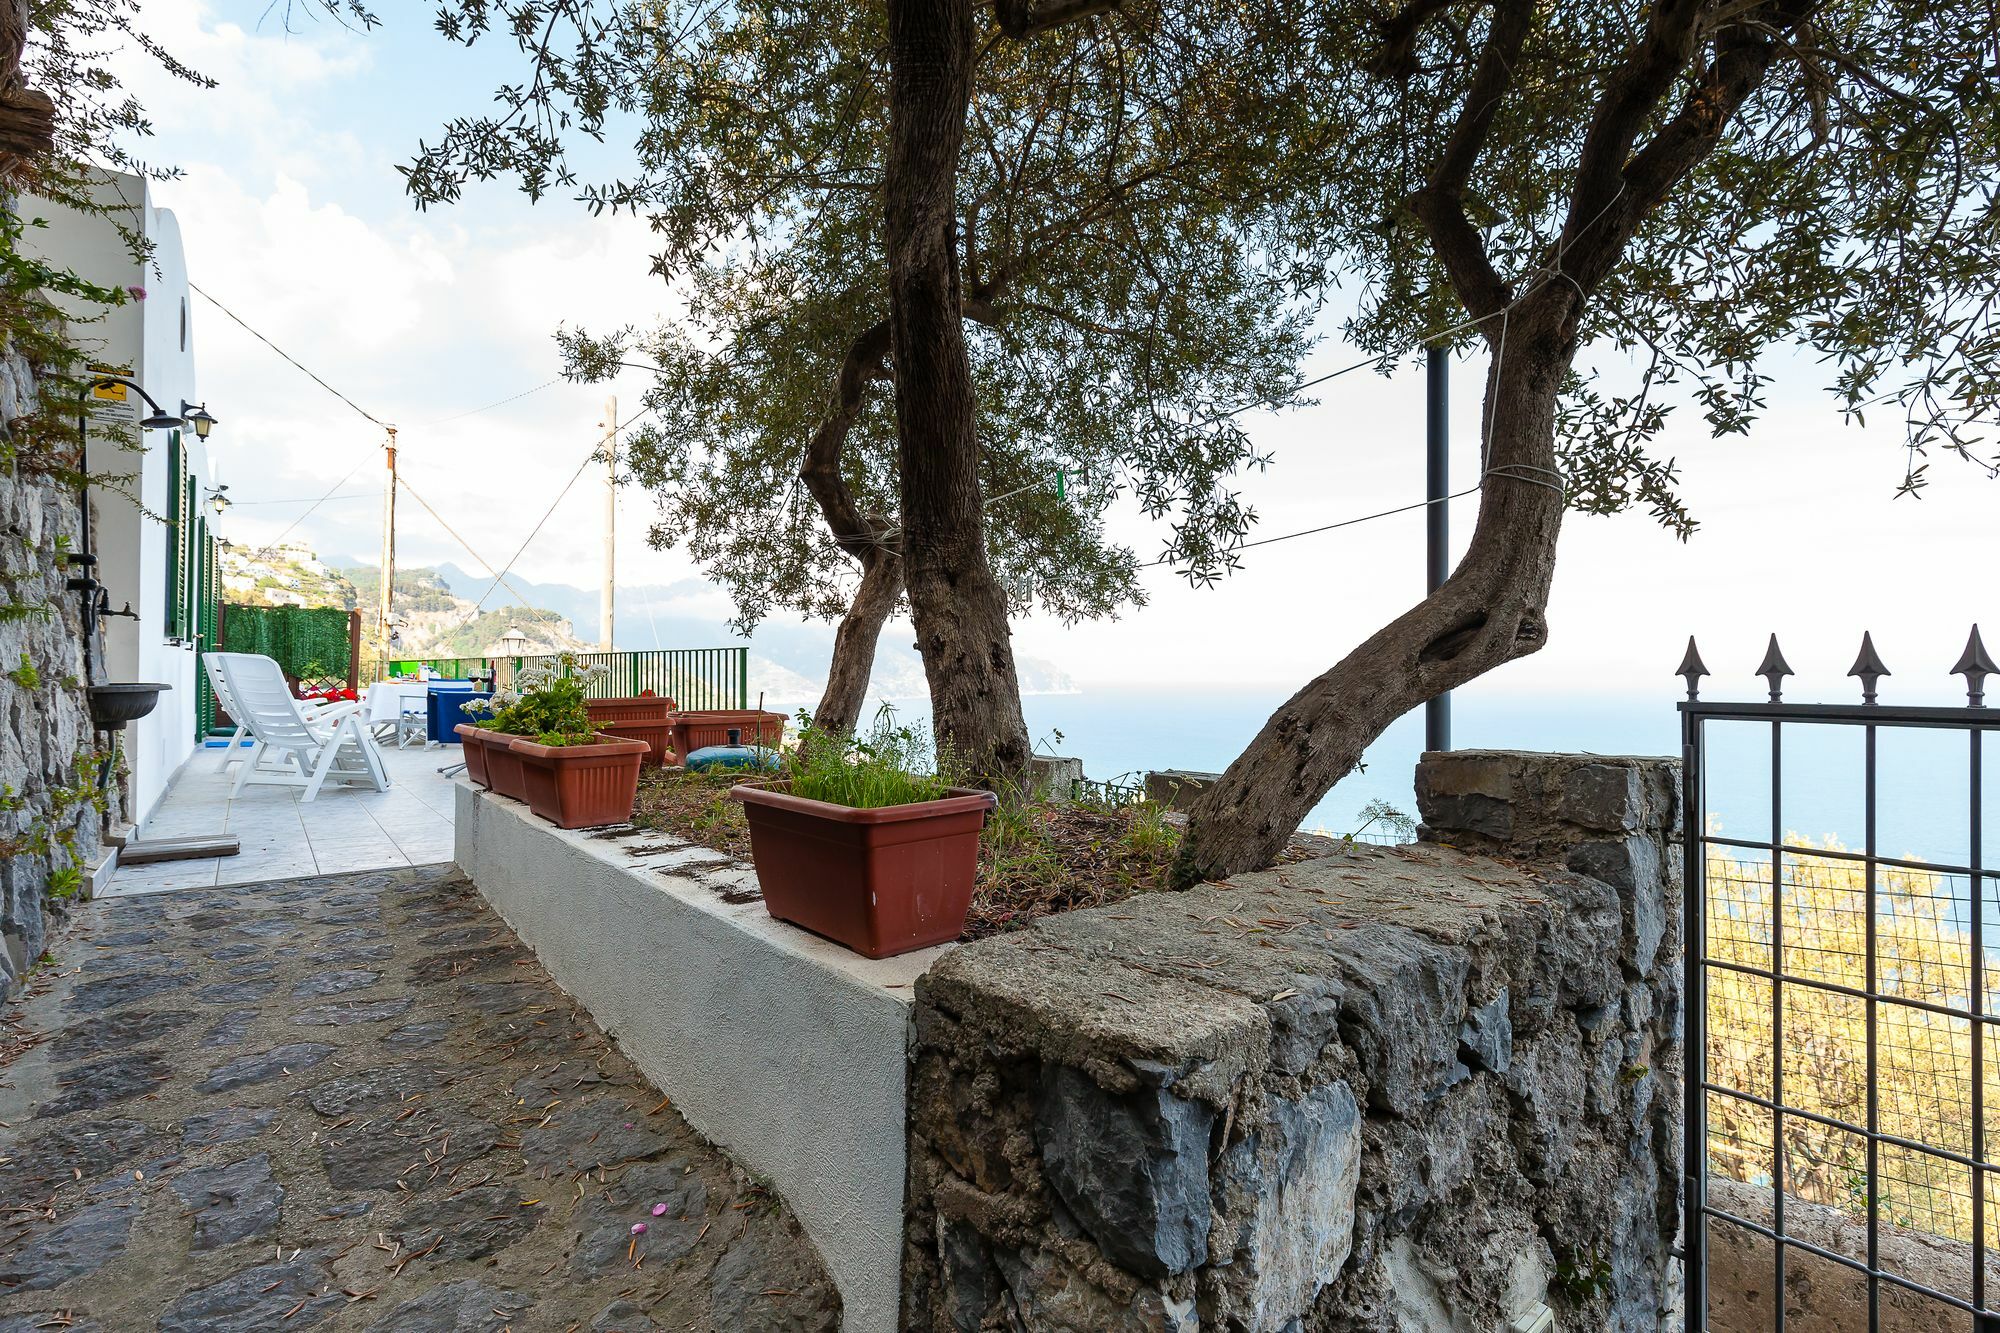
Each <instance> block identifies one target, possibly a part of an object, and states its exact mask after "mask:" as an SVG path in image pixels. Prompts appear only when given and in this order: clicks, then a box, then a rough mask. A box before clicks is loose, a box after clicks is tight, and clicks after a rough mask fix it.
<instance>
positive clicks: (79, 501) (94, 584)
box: [68, 375, 215, 686]
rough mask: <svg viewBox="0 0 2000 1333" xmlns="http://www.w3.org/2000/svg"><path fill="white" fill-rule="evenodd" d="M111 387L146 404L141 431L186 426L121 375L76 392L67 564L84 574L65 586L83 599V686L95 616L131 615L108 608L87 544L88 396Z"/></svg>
mask: <svg viewBox="0 0 2000 1333" xmlns="http://www.w3.org/2000/svg"><path fill="white" fill-rule="evenodd" d="M113 384H122V385H124V386H125V387H126V388H128V389H131V390H132V391H133V392H135V393H137V394H138V395H139V396H140V397H141V398H143V399H145V400H146V405H147V406H148V407H150V408H152V409H153V414H152V415H151V416H149V417H146V418H145V419H143V420H142V421H140V422H139V429H140V430H172V429H174V428H175V427H177V426H181V425H183V424H185V422H184V420H183V419H182V418H181V417H177V416H170V415H169V414H168V412H167V409H165V408H164V407H161V406H160V404H159V403H158V401H157V400H155V399H154V397H153V395H152V394H150V393H147V392H146V391H145V390H144V389H143V388H141V387H140V386H139V385H137V384H135V383H134V382H133V381H131V380H128V379H126V378H125V377H124V376H123V375H93V376H91V377H90V378H89V379H87V380H85V381H84V383H83V386H82V387H81V388H79V389H78V390H77V391H76V445H77V475H78V476H79V477H80V478H81V481H80V482H79V483H78V485H77V495H76V508H77V521H78V525H79V527H80V528H81V538H82V540H81V541H80V542H79V543H78V549H77V550H75V551H73V552H71V553H70V557H69V562H70V564H72V565H81V566H83V573H81V574H72V575H70V577H69V580H68V587H69V589H70V591H72V592H75V593H78V594H80V595H81V596H82V599H83V683H84V684H85V685H86V686H89V685H90V684H91V679H90V677H91V658H92V646H93V643H94V641H95V640H96V638H97V621H98V617H100V616H106V615H131V614H133V612H132V604H131V603H130V602H127V603H125V610H123V611H113V610H112V609H111V596H110V594H109V593H107V592H106V591H105V588H104V585H103V584H102V583H99V582H98V581H97V553H96V552H95V551H93V550H92V549H91V544H90V434H89V431H90V395H91V394H92V393H94V392H96V391H97V390H98V389H101V388H105V387H108V386H110V385H113ZM203 415H204V416H206V415H207V414H206V413H203ZM214 420H215V419H214V418H213V417H209V418H208V421H209V424H211V425H212V424H213V423H214ZM197 429H199V431H200V434H202V435H204V436H205V435H207V434H208V431H207V430H205V429H200V428H199V427H198V428H197Z"/></svg>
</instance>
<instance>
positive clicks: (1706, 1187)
mask: <svg viewBox="0 0 2000 1333" xmlns="http://www.w3.org/2000/svg"><path fill="white" fill-rule="evenodd" d="M1951 670H1952V672H1953V673H1955V674H1957V675H1961V676H1963V677H1964V678H1965V683H1966V687H1967V691H1966V692H1967V701H1966V704H1965V705H1964V706H1962V707H1959V706H1954V707H1898V706H1891V705H1886V704H1883V703H1880V702H1879V701H1878V699H1877V686H1878V684H1879V682H1880V681H1881V680H1882V679H1883V678H1884V677H1885V676H1887V675H1888V674H1889V672H1888V669H1887V668H1886V667H1885V666H1883V664H1882V661H1881V659H1880V658H1879V657H1878V656H1877V654H1876V651H1875V647H1874V644H1873V642H1872V641H1871V640H1870V639H1869V638H1868V637H1867V636H1865V635H1864V636H1863V639H1862V647H1861V653H1860V656H1859V657H1858V658H1857V659H1856V661H1855V664H1854V666H1853V668H1852V669H1851V670H1850V671H1849V672H1848V674H1849V675H1850V676H1853V677H1857V678H1859V680H1860V684H1861V691H1862V700H1861V702H1860V703H1859V704H1797V703H1788V702H1785V701H1784V700H1783V699H1782V698H1781V694H1782V686H1783V684H1784V680H1785V677H1787V676H1789V675H1791V674H1792V671H1791V668H1790V667H1789V666H1787V665H1786V664H1785V660H1784V656H1783V654H1782V653H1781V652H1780V651H1779V649H1778V641H1777V638H1776V637H1775V636H1773V637H1772V639H1771V643H1770V647H1769V650H1768V651H1767V652H1766V654H1765V657H1764V661H1763V663H1762V665H1760V666H1759V667H1758V670H1757V674H1759V675H1761V676H1763V677H1764V678H1765V680H1766V681H1767V682H1768V686H1769V696H1770V697H1769V698H1768V700H1766V701H1764V702H1760V703H1758V702H1744V703H1722V702H1712V701H1710V700H1706V699H1702V698H1700V697H1699V693H1700V691H1699V687H1700V684H1701V679H1702V677H1703V676H1705V675H1707V674H1708V671H1707V669H1706V668H1705V667H1704V666H1703V665H1702V662H1701V657H1700V654H1699V653H1698V652H1697V651H1696V649H1695V645H1694V641H1693V640H1692V639H1690V640H1689V641H1688V651H1687V656H1686V657H1685V658H1684V659H1683V660H1682V663H1681V666H1680V674H1681V675H1682V676H1683V677H1685V678H1686V680H1687V683H1688V697H1687V701H1686V702H1684V703H1682V704H1681V705H1680V710H1681V733H1682V750H1683V759H1684V762H1685V766H1686V781H1685V807H1684V810H1683V824H1684V833H1683V837H1684V849H1685V854H1686V859H1685V876H1686V878H1685V891H1686V919H1685V929H1686V933H1685V941H1686V949H1687V961H1688V967H1687V985H1686V996H1685V1003H1686V1028H1687V1040H1686V1043H1685V1046H1684V1050H1685V1051H1686V1058H1687V1077H1686V1083H1685V1092H1686V1107H1685V1110H1686V1132H1687V1139H1686V1144H1685V1155H1684V1158H1683V1160H1684V1163H1685V1194H1684V1200H1683V1202H1684V1213H1683V1216H1684V1218H1686V1219H1687V1230H1686V1233H1685V1235H1686V1245H1685V1255H1684V1257H1685V1261H1686V1273H1687V1321H1686V1326H1687V1328H1688V1329H1689V1330H1690V1331H1691V1333H1692V1331H1693V1330H1700V1329H1705V1328H1707V1327H1709V1326H1710V1322H1709V1319H1710V1308H1711V1300H1714V1301H1716V1302H1723V1301H1724V1299H1725V1297H1724V1293H1722V1292H1721V1290H1720V1289H1719V1288H1718V1289H1715V1290H1711V1280H1712V1279H1717V1280H1720V1277H1721V1276H1722V1275H1723V1274H1725V1273H1726V1274H1727V1276H1728V1277H1729V1280H1730V1281H1732V1282H1733V1283H1735V1284H1736V1287H1737V1289H1736V1290H1733V1291H1731V1292H1730V1293H1728V1296H1727V1301H1728V1303H1729V1307H1730V1308H1731V1309H1732V1310H1734V1311H1736V1312H1737V1315H1738V1318H1737V1322H1738V1323H1739V1324H1741V1322H1742V1320H1743V1319H1744V1318H1746V1317H1747V1318H1750V1319H1752V1320H1754V1321H1756V1322H1758V1323H1761V1322H1762V1321H1763V1320H1764V1319H1766V1318H1768V1327H1770V1328H1772V1329H1774V1330H1780V1331H1781V1330H1783V1329H1784V1328H1785V1320H1786V1306H1787V1304H1788V1299H1789V1298H1788V1297H1787V1294H1786V1293H1787V1292H1788V1286H1787V1282H1786V1268H1787V1263H1788V1262H1792V1263H1794V1264H1801V1265H1812V1266H1814V1267H1816V1268H1818V1269H1819V1273H1818V1281H1816V1282H1813V1283H1811V1284H1810V1285H1811V1286H1813V1287H1816V1288H1818V1289H1819V1290H1820V1292H1821V1296H1820V1297H1818V1298H1817V1299H1824V1300H1833V1299H1834V1296H1833V1293H1831V1292H1829V1291H1828V1290H1827V1288H1828V1287H1829V1285H1830V1281H1831V1282H1832V1283H1838V1282H1846V1283H1849V1284H1851V1286H1852V1288H1853V1290H1852V1293H1851V1294H1852V1295H1854V1296H1855V1297H1856V1298H1857V1299H1856V1305H1857V1306H1860V1305H1861V1303H1862V1302H1865V1309H1866V1312H1867V1324H1866V1327H1867V1328H1868V1329H1869V1330H1870V1333H1875V1330H1878V1329H1880V1328H1882V1327H1884V1326H1885V1313H1886V1314H1887V1315H1889V1316H1892V1318H1891V1319H1890V1320H1889V1322H1891V1323H1893V1324H1894V1325H1895V1326H1897V1327H1911V1328H1915V1327H1925V1328H1936V1329H1939V1330H1949V1329H1961V1330H1971V1333H2000V1292H1996V1291H1995V1290H1994V1289H1993V1287H1994V1286H1995V1285H2000V1284H1989V1282H1988V1279H1987V1271H1986V1270H1987V1253H1988V1251H1989V1249H1991V1248H1993V1242H1992V1238H1991V1237H1990V1236H1989V1235H1988V1232H1987V1226H1988V1221H1987V1219H1988V1217H1989V1216H1991V1215H1994V1214H1995V1212H1996V1210H2000V1193H1990V1192H1991V1191H1994V1190H1995V1189H1996V1184H2000V1177H1996V1176H1995V1174H1994V1173H1995V1172H1996V1171H2000V1161H1996V1160H1994V1159H1995V1156H1996V1154H1994V1153H1993V1151H1992V1144H1993V1142H1994V1139H1995V1135H1994V1133H1993V1132H1991V1130H1990V1129H1989V1126H1988V1124H1987V1120H1986V1117H1987V1107H1988V1103H1989V1100H1990V1101H1992V1102H1994V1103H1996V1104H2000V1095H1996V1096H1994V1097H1992V1098H1989V1096H1988V1091H1989V1089H1988V1079H1989V1078H1990V1077H1994V1078H1996V1082H1995V1084H1994V1090H1995V1091H1996V1093H2000V1077H1996V1076H2000V1004H1996V1003H1993V992H1994V991H1995V989H2000V962H1996V961H1993V960H1989V959H1988V957H1987V944H1986V936H1987V931H1988V929H1989V928H1990V927H1989V922H1988V916H1989V914H1994V913H2000V856H1995V855H1994V854H1993V852H1992V851H1991V850H1989V849H1988V847H1987V846H1986V845H1985V838H1986V825H1987V823H1989V822H1991V821H1987V820H1985V819H1983V817H1982V815H1983V811H1982V804H1983V802H1984V800H1985V796H1984V792H1985V791H1986V790H1988V789H1989V784H1987V783H1986V782H1985V780H1984V779H1985V776H1986V775H1985V773H1984V771H1983V766H1984V763H1985V759H1984V756H1983V755H1982V740H1983V739H1984V736H1985V733H1987V732H1989V731H1996V730H2000V709H1991V708H1987V707H1985V706H1984V703H1985V700H1984V694H1985V685H1986V679H1987V677H1988V676H1989V675H1993V674H1995V673H1996V672H1997V671H2000V668H1996V666H1995V665H1994V663H1993V661H1992V659H1991V658H1990V657H1989V656H1988V654H1987V652H1986V649H1985V648H1984V646H1983V645H1982V644H1981V643H1980V639H1979V631H1978V629H1977V628H1976V627H1975V628H1974V630H1973V632H1972V638H1971V640H1970V641H1969V642H1968V643H1967V645H1966V649H1965V652H1964V653H1963V655H1961V657H1960V659H1959V661H1958V663H1957V665H1955V666H1953V667H1952V668H1951ZM1766 727H1768V731H1769V735H1768V747H1769V748H1768V759H1765V758H1764V756H1763V754H1762V753H1761V751H1762V750H1763V747H1764V745H1765V744H1766V741H1765V738H1764V737H1763V735H1762V733H1763V731H1764V729H1765V728H1766ZM1725 729H1726V730H1727V731H1728V732H1729V735H1728V736H1727V737H1719V736H1718V733H1719V732H1721V731H1723V730H1725ZM1822 729H1840V732H1839V734H1838V735H1837V736H1836V735H1835V734H1834V733H1833V732H1831V731H1828V730H1822ZM1857 729H1858V731H1859V733H1860V744H1859V746H1858V755H1854V754H1852V751H1853V750H1854V749H1855V748H1856V747H1854V746H1853V745H1852V740H1853V731H1854V730H1857ZM1803 731H1813V732H1815V734H1814V735H1813V736H1811V737H1808V738H1807V740H1808V741H1810V742H1812V744H1807V745H1804V746H1801V747H1800V748H1801V753H1799V754H1796V755H1794V756H1793V758H1794V763H1795V766H1796V765H1797V764H1799V763H1805V764H1808V765H1812V766H1813V771H1812V772H1810V773H1808V774H1806V775H1805V778H1806V779H1807V780H1811V781H1815V782H1820V783H1827V782H1836V783H1844V782H1850V781H1851V783H1852V784H1855V785H1857V786H1858V787H1859V819H1858V827H1859V830H1860V833H1861V836H1862V845H1861V847H1860V848H1859V849H1852V848H1849V847H1846V846H1843V845H1841V844H1840V843H1839V842H1838V841H1836V840H1835V839H1832V838H1828V839H1826V840H1825V841H1823V842H1819V843H1815V842H1814V840H1813V839H1811V838H1809V837H1803V838H1802V837H1795V836H1794V835H1792V834H1790V833H1789V832H1788V831H1787V824H1786V821H1787V818H1788V816H1787V811H1786V799H1785V794H1786V791H1787V773H1786V766H1785V765H1786V759H1787V751H1788V748H1789V747H1790V744H1791V743H1792V742H1794V741H1797V740H1798V739H1799V738H1800V737H1799V733H1801V732H1803ZM1915 731H1923V732H1926V733H1929V734H1928V736H1927V737H1926V738H1925V741H1924V744H1925V745H1926V746H1927V747H1928V749H1927V750H1926V753H1927V754H1935V755H1936V760H1935V763H1934V765H1933V767H1931V768H1930V769H1929V770H1928V771H1929V775H1930V776H1931V777H1932V778H1934V779H1935V785H1936V787H1938V788H1950V789H1951V792H1950V795H1949V796H1948V797H1945V798H1942V799H1948V800H1950V801H1952V802H1954V803H1955V802H1957V801H1959V800H1962V799H1963V800H1965V805H1964V807H1963V825H1962V827H1963V832H1964V836H1965V841H1964V843H1963V844H1959V843H1957V842H1956V838H1957V835H1958V831H1959V828H1960V824H1959V816H1958V815H1957V814H1955V813H1954V814H1951V815H1950V821H1951V823H1950V839H1951V841H1950V843H1949V845H1950V846H1951V847H1953V848H1957V847H1960V846H1962V847H1963V849H1964V854H1963V856H1962V858H1961V857H1960V856H1958V855H1951V856H1947V857H1944V858H1942V859H1933V858H1932V856H1931V855H1929V854H1928V851H1927V852H1926V854H1925V855H1923V856H1921V857H1901V856H1895V855H1890V854H1888V853H1889V852H1890V851H1892V850H1905V851H1907V850H1910V849H1908V848H1901V849H1896V848H1887V847H1884V846H1883V845H1882V838H1881V837H1880V836H1878V835H1880V833H1881V829H1880V828H1879V826H1878V816H1879V814H1880V812H1881V810H1882V799H1883V796H1884V792H1883V790H1882V789H1881V787H1880V784H1879V782H1878V777H1879V776H1880V753H1881V752H1880V746H1881V744H1882V742H1883V740H1884V738H1893V737H1894V736H1896V735H1898V734H1901V733H1907V732H1915ZM1940 733H1942V734H1940ZM1960 738H1962V743H1961V739H1960ZM1828 739H1837V740H1838V741H1839V742H1840V744H1839V747H1838V748H1839V749H1840V751H1841V753H1842V756H1843V757H1841V758H1840V759H1839V760H1838V761H1837V762H1836V761H1830V760H1829V759H1828V757H1827V754H1826V753H1825V750H1826V749H1827V747H1825V746H1819V747H1818V748H1817V749H1815V748H1814V745H1816V744H1817V742H1819V741H1821V740H1828ZM1730 742H1735V743H1737V744H1736V745H1735V747H1734V748H1732V747H1731V745H1730ZM1718 746H1721V747H1722V749H1721V750H1720V751H1718ZM1986 748H1989V749H1994V750H2000V743H1994V744H1989V745H1988V746H1987V747H1986ZM1848 756H1851V757H1852V758H1853V759H1855V760H1858V762H1855V763H1854V764H1853V767H1854V768H1855V769H1857V770H1858V771H1853V772H1851V773H1850V772H1849V771H1848V768H1849V762H1848ZM1951 756H1956V758H1955V759H1954V758H1952V757H1951ZM1765 763H1768V765H1769V767H1768V786H1769V793H1768V795H1769V821H1770V822H1769V826H1768V829H1766V830H1765V832H1766V833H1767V834H1768V836H1767V837H1762V838H1756V837H1741V838H1739V837H1734V836H1728V831H1727V830H1726V829H1724V828H1721V827H1715V826H1711V824H1710V823H1709V812H1710V810H1711V808H1712V806H1711V801H1710V798H1711V796H1712V795H1713V791H1712V788H1713V787H1715V786H1716V785H1718V784H1720V785H1726V786H1728V787H1730V788H1731V790H1732V793H1733V794H1735V795H1738V796H1741V795H1743V793H1744V791H1745V788H1746V784H1748V783H1752V782H1754V785H1755V787H1756V788H1757V789H1758V790H1757V792H1756V794H1757V795H1758V796H1761V795H1762V792H1761V788H1762V786H1763V785H1764V783H1763V768H1762V765H1763V764H1765ZM1957 764H1964V765H1965V766H1966V767H1965V768H1963V769H1961V770H1957V771H1953V770H1954V769H1955V767H1956V765H1957ZM1960 773H1963V775H1964V778H1965V785H1964V792H1963V794H1961V792H1960V791H1959V774H1960ZM1925 785H1928V784H1925ZM1991 785H1992V786H2000V781H1996V782H1995V783H1994V784H1991ZM1889 795H1890V796H1891V797H1892V798H1893V799H1894V800H1895V801H1896V802H1897V803H1898V807H1897V808H1898V809H1899V810H1900V809H1905V808H1909V804H1908V803H1909V801H1910V800H1911V799H1912V795H1913V794H1912V793H1911V792H1910V791H1909V790H1908V789H1907V784H1906V783H1899V784H1898V785H1897V786H1895V787H1893V788H1892V789H1891V790H1890V792H1889ZM1968 797H1969V799H1967V798H1968ZM1924 810H1925V812H1926V815H1927V817H1928V816H1930V815H1933V814H1935V813H1936V812H1937V807H1936V806H1926V807H1924ZM1758 817H1759V818H1761V817H1762V812H1761V811H1760V812H1759V813H1758ZM1932 850H1934V849H1932ZM1992 928H2000V915H1995V917H1994V922H1993V923H1992ZM1996 943H2000V941H1996ZM1715 1247H1726V1251H1727V1252H1726V1255H1724V1256H1722V1257H1725V1258H1726V1259H1727V1262H1726V1263H1725V1262H1716V1260H1717V1258H1718V1255H1719V1254H1720V1253H1721V1252H1720V1251H1719V1250H1718V1249H1716V1248H1715ZM1910 1253H1921V1254H1923V1255H1925V1256H1927V1258H1926V1259H1925V1261H1924V1262H1912V1261H1910V1260H1908V1258H1907V1255H1908V1254H1910ZM1940 1256H1942V1257H1941V1258H1940ZM1766 1262H1768V1265H1769V1267H1768V1268H1764V1267H1763V1265H1764V1264H1765V1263H1766ZM1828 1265H1831V1267H1827V1266H1828ZM1746 1271H1748V1272H1750V1273H1754V1274H1755V1276H1756V1280H1755V1281H1754V1282H1745V1281H1743V1280H1742V1278H1743V1275H1744V1273H1745V1272H1746ZM1864 1287H1865V1291H1864V1290H1863V1288H1864ZM1885 1307H1892V1308H1886V1309H1885ZM1717 1308H1721V1307H1720V1305H1718V1306H1717ZM1760 1309H1761V1311H1762V1313H1758V1311H1759V1310H1760ZM1746 1311H1747V1312H1749V1313H1748V1314H1747V1315H1746V1314H1745V1312H1746ZM1913 1312H1915V1314H1916V1317H1917V1318H1918V1319H1920V1320H1921V1321H1922V1322H1909V1321H1910V1319H1911V1316H1912V1313H1913ZM1818 1313H1819V1315H1820V1319H1819V1320H1818V1321H1816V1322H1818V1325H1819V1326H1821V1327H1832V1326H1833V1325H1832V1324H1830V1323H1827V1322H1824V1317H1825V1314H1826V1311H1825V1309H1824V1307H1822V1309H1821V1311H1819V1312H1818ZM1933 1314H1934V1315H1935V1318H1934V1319H1933V1318H1931V1316H1932V1315H1933ZM1841 1326H1842V1327H1854V1328H1856V1329H1857V1330H1858V1328H1859V1327H1860V1325H1859V1323H1858V1322H1856V1323H1853V1324H1848V1323H1842V1324H1841Z"/></svg>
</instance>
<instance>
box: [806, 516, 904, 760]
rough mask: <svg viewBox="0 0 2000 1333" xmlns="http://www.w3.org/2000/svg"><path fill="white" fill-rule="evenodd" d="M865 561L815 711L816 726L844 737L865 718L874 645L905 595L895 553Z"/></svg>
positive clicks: (839, 630) (842, 620)
mask: <svg viewBox="0 0 2000 1333" xmlns="http://www.w3.org/2000/svg"><path fill="white" fill-rule="evenodd" d="M863 564H864V568H863V569H862V573H861V586H860V587H858V588H856V589H855V590H854V602H853V604H852V605H850V606H849V607H848V608H847V614H846V615H845V616H843V617H841V621H840V628H839V629H838V630H836V631H835V632H834V636H833V661H832V662H831V663H830V664H829V665H828V667H827V673H826V692H825V693H824V694H822V695H821V696H820V700H819V708H818V709H817V710H815V711H814V713H813V725H814V726H815V727H818V728H819V729H820V730H822V731H833V732H839V733H840V734H841V735H843V736H848V735H852V734H853V732H854V728H855V727H856V726H857V725H858V724H859V723H860V721H861V708H862V705H864V704H865V703H867V701H868V680H869V677H871V676H872V675H873V674H874V672H875V645H876V642H877V641H878V640H879V639H881V637H882V627H883V626H884V625H886V624H888V622H889V617H890V616H891V615H892V614H894V612H895V610H896V603H897V601H898V600H899V599H900V598H901V597H902V595H903V579H902V573H903V571H902V569H901V567H900V566H899V564H898V562H897V560H896V557H895V556H894V555H891V554H889V553H886V552H885V553H883V554H880V555H877V556H875V557H873V558H872V559H871V560H868V561H864V562H863Z"/></svg>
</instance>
